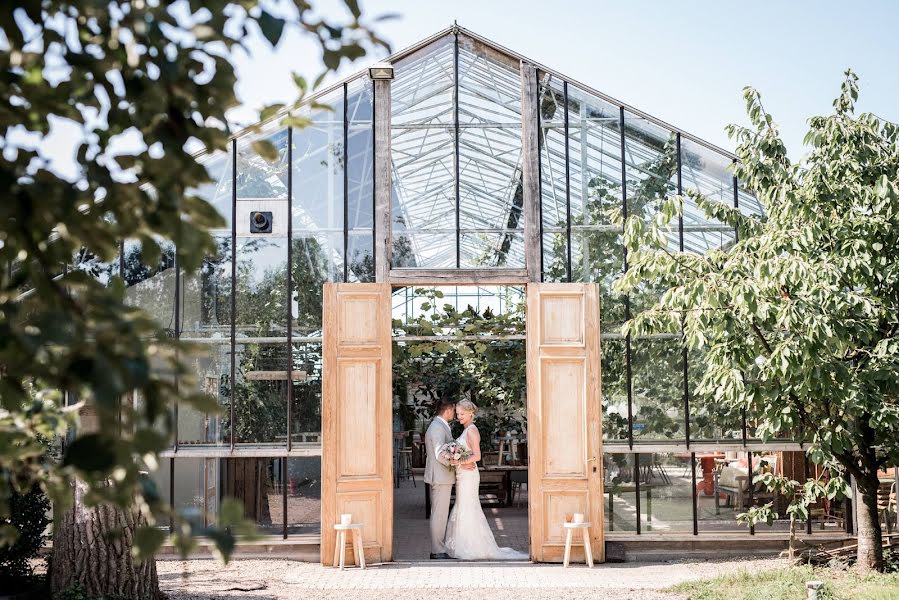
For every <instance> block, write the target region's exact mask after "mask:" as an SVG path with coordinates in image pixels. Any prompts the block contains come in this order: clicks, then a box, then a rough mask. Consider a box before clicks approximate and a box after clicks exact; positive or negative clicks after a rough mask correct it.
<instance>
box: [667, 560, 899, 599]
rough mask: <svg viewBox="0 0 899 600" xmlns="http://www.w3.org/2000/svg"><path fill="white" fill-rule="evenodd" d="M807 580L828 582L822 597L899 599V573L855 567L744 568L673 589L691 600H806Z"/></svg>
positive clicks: (821, 594)
mask: <svg viewBox="0 0 899 600" xmlns="http://www.w3.org/2000/svg"><path fill="white" fill-rule="evenodd" d="M806 581H824V582H825V585H824V588H822V589H820V590H819V591H818V598H819V600H844V599H845V600H896V599H899V573H887V574H874V575H860V574H858V573H855V572H854V571H851V570H848V571H846V570H835V569H813V568H812V567H808V566H802V567H788V568H782V569H774V570H771V571H765V572H760V573H750V572H746V571H740V572H738V573H735V574H732V575H722V576H720V577H716V578H714V579H707V580H703V581H690V582H686V583H682V584H679V585H676V586H674V587H673V588H671V589H670V591H672V592H676V593H679V594H683V595H685V596H686V597H687V598H688V599H689V600H805V599H806V597H807V596H806V590H805V582H806Z"/></svg>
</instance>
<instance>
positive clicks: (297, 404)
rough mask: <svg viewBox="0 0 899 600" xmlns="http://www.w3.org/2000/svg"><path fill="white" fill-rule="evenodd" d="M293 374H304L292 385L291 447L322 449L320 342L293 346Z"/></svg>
mask: <svg viewBox="0 0 899 600" xmlns="http://www.w3.org/2000/svg"><path fill="white" fill-rule="evenodd" d="M293 370H294V371H297V372H298V371H302V372H304V373H306V377H305V378H304V379H303V380H301V381H294V382H293V415H292V417H291V425H292V427H293V431H292V432H291V436H292V439H293V447H294V448H296V447H298V446H303V445H305V446H308V447H320V446H321V431H322V345H321V343H320V342H309V343H298V344H294V346H293Z"/></svg>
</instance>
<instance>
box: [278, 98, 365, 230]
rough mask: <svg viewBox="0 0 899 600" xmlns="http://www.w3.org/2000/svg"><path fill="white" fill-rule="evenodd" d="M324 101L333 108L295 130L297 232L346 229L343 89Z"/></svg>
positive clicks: (294, 213)
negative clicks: (344, 227)
mask: <svg viewBox="0 0 899 600" xmlns="http://www.w3.org/2000/svg"><path fill="white" fill-rule="evenodd" d="M321 103H322V104H326V105H328V106H330V107H331V110H325V109H321V110H317V111H316V112H314V113H313V114H311V115H308V116H309V117H310V118H311V120H312V123H311V124H309V125H307V126H306V127H303V128H302V129H294V130H293V208H292V210H293V215H292V218H293V229H294V232H317V233H318V232H320V233H341V232H343V168H344V165H343V160H344V159H343V151H344V148H343V89H342V88H341V89H340V90H338V91H336V92H334V93H333V94H331V95H329V96H328V97H326V98H324V99H322V100H321ZM354 108H355V107H354ZM360 192H361V190H359V189H358V184H357V190H356V194H355V195H356V196H357V197H358V194H359V193H360Z"/></svg>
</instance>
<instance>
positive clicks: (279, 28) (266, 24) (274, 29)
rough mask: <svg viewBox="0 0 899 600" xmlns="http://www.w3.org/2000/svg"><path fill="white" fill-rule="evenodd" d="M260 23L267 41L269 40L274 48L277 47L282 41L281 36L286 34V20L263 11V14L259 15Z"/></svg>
mask: <svg viewBox="0 0 899 600" xmlns="http://www.w3.org/2000/svg"><path fill="white" fill-rule="evenodd" d="M258 23H259V28H260V29H261V30H262V35H264V36H265V39H267V40H268V41H269V43H270V44H271V45H272V46H273V47H274V46H277V45H278V42H279V41H281V34H282V33H283V32H284V19H282V18H280V17H276V16H274V15H271V14H269V13H267V12H266V11H264V10H263V11H262V14H260V15H259V19H258Z"/></svg>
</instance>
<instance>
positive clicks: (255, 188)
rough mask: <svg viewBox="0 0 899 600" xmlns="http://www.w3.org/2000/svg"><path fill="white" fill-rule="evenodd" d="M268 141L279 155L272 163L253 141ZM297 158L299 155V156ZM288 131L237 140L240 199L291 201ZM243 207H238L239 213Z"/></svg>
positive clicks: (238, 193) (280, 130) (239, 200)
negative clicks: (289, 191)
mask: <svg viewBox="0 0 899 600" xmlns="http://www.w3.org/2000/svg"><path fill="white" fill-rule="evenodd" d="M257 140H260V141H264V142H268V143H270V144H272V145H273V146H274V147H275V150H277V152H278V157H277V159H275V160H274V161H273V162H269V160H267V159H266V158H263V157H262V156H260V155H259V154H257V153H256V150H255V149H254V146H253V143H254V142H255V141H257ZM295 158H296V157H295ZM287 167H288V165H287V130H286V129H279V130H277V131H274V132H271V133H263V134H261V135H259V136H255V137H253V138H250V139H247V140H241V141H238V143H237V200H238V203H241V202H242V201H252V200H287ZM239 215H240V210H238V216H239Z"/></svg>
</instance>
